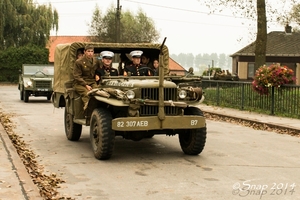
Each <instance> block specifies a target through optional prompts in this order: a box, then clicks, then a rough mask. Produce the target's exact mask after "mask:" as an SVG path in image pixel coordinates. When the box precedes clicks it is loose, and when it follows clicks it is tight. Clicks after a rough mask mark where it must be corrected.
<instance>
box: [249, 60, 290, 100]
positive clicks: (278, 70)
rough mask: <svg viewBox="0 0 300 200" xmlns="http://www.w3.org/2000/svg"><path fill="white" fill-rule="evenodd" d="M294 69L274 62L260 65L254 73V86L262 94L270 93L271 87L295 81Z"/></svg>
mask: <svg viewBox="0 0 300 200" xmlns="http://www.w3.org/2000/svg"><path fill="white" fill-rule="evenodd" d="M295 79H296V78H295V76H294V71H293V70H292V69H290V68H288V67H287V66H279V65H276V64H272V65H270V66H266V65H264V66H261V67H259V68H258V69H257V70H256V72H255V75H254V80H253V82H252V88H253V89H254V91H256V92H257V93H259V94H260V95H268V94H269V88H271V87H280V86H281V85H284V84H292V83H294V82H295Z"/></svg>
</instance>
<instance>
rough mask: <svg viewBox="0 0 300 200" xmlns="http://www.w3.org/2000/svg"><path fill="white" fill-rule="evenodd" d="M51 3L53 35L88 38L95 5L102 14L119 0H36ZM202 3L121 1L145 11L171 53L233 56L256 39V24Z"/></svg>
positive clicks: (131, 8) (274, 27)
mask: <svg viewBox="0 0 300 200" xmlns="http://www.w3.org/2000/svg"><path fill="white" fill-rule="evenodd" d="M35 1H36V2H37V3H38V4H48V3H51V5H52V7H53V8H55V9H56V10H57V11H58V14H59V30H58V32H57V33H56V32H54V31H51V35H55V34H57V35H58V36H76V35H78V36H83V35H88V29H89V26H88V23H90V22H91V19H92V14H93V12H94V10H95V6H96V5H98V7H99V9H100V10H101V11H102V13H106V10H107V8H108V7H110V6H111V5H114V6H115V7H117V1H118V0H35ZM200 1H201V0H172V1H171V0H151V1H145V0H119V2H120V6H122V8H121V12H122V11H126V10H129V11H132V12H133V13H136V12H137V10H138V9H140V8H141V9H142V10H143V12H145V13H146V15H147V16H148V17H149V18H151V19H152V20H153V21H154V24H155V27H156V29H157V30H158V31H159V33H160V39H159V40H158V42H162V41H163V39H164V38H165V37H167V40H166V43H165V44H166V45H167V46H168V48H169V52H170V54H180V53H192V54H194V55H197V54H199V53H201V54H202V53H218V54H221V53H225V54H233V53H235V52H237V51H239V50H240V49H242V48H243V47H245V46H246V45H248V44H249V43H251V42H253V41H254V40H255V34H256V22H255V21H254V20H251V19H246V18H237V17H234V16H233V14H232V13H231V11H229V10H228V11H226V10H225V11H223V12H220V13H214V14H209V12H210V11H209V10H208V8H206V7H205V6H203V5H201V3H200ZM268 26H269V28H268V32H270V31H284V27H283V26H280V25H278V24H276V23H269V24H268Z"/></svg>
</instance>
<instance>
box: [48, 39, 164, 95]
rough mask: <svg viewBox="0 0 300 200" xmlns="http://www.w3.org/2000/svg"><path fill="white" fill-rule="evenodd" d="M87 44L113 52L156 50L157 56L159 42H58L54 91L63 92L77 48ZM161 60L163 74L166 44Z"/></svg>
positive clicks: (70, 74)
mask: <svg viewBox="0 0 300 200" xmlns="http://www.w3.org/2000/svg"><path fill="white" fill-rule="evenodd" d="M87 44H91V45H93V46H94V48H95V49H100V50H101V49H102V50H111V51H113V52H119V53H120V52H125V51H127V53H129V51H132V50H136V49H139V50H142V51H143V50H144V51H147V50H149V51H151V50H153V51H154V52H156V54H157V55H156V56H157V57H158V54H159V52H160V51H159V50H160V47H161V44H152V43H93V42H73V43H67V44H59V45H57V46H56V48H55V53H54V85H53V90H54V92H60V93H64V84H65V83H66V82H68V81H72V80H73V78H72V72H73V66H74V63H75V60H76V54H77V50H78V49H83V48H84V47H85V46H86V45H87ZM162 53H163V61H160V64H162V65H163V66H164V72H165V73H164V74H165V75H167V74H168V73H169V50H168V48H167V46H166V45H164V46H163V48H162Z"/></svg>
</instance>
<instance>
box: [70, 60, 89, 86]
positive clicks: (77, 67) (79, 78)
mask: <svg viewBox="0 0 300 200" xmlns="http://www.w3.org/2000/svg"><path fill="white" fill-rule="evenodd" d="M73 76H74V79H75V82H76V83H77V84H79V85H82V86H86V85H87V83H86V82H85V81H84V79H83V78H82V69H81V65H80V63H79V62H77V61H76V62H75V66H74V69H73Z"/></svg>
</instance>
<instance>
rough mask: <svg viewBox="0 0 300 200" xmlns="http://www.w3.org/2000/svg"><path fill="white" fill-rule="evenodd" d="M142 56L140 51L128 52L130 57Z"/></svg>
mask: <svg viewBox="0 0 300 200" xmlns="http://www.w3.org/2000/svg"><path fill="white" fill-rule="evenodd" d="M142 54H143V52H142V51H140V50H134V51H132V52H130V54H129V55H130V56H131V57H138V58H140V57H141V55H142Z"/></svg>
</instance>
